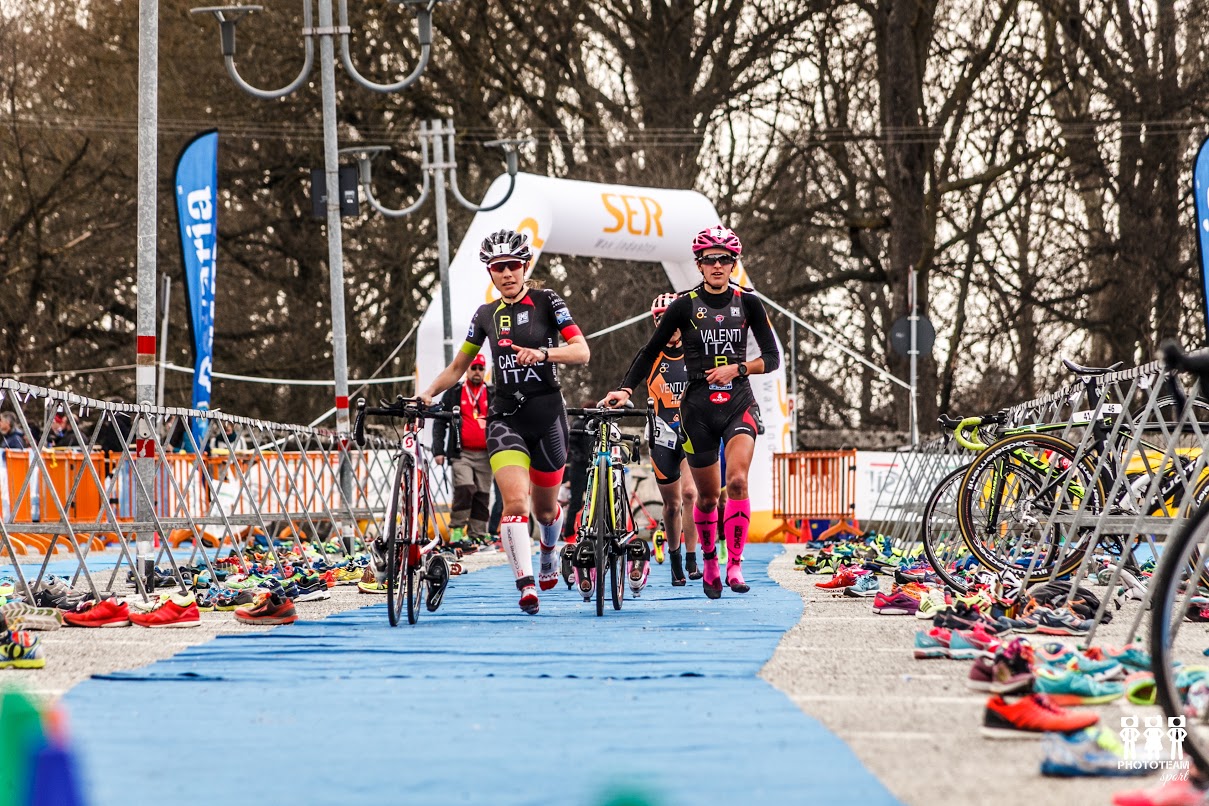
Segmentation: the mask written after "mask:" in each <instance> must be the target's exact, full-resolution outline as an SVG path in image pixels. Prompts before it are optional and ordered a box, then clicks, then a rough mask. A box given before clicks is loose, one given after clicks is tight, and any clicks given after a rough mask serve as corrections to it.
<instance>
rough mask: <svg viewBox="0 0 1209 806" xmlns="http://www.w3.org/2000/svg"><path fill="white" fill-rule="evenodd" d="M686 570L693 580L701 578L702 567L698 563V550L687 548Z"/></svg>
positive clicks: (685, 553)
mask: <svg viewBox="0 0 1209 806" xmlns="http://www.w3.org/2000/svg"><path fill="white" fill-rule="evenodd" d="M684 570H685V572H686V573H688V578H689V579H690V580H691V581H693V582H696V581H697V580H698V579H700V578H701V568H700V567H699V566H698V565H697V552H695V551H688V550H687V549H686V550H685V552H684Z"/></svg>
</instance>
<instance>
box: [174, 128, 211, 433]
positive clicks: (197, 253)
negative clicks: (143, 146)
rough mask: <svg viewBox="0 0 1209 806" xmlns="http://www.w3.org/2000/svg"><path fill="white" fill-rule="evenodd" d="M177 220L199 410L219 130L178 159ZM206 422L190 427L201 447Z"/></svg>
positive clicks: (206, 365)
mask: <svg viewBox="0 0 1209 806" xmlns="http://www.w3.org/2000/svg"><path fill="white" fill-rule="evenodd" d="M175 185H176V220H177V224H178V225H179V227H180V234H181V257H182V258H183V259H184V265H185V297H186V299H187V301H188V305H189V330H190V332H191V333H192V334H193V400H192V406H193V408H195V409H209V408H210V372H211V365H212V364H213V358H214V288H215V269H216V264H215V258H216V256H217V255H216V250H217V245H218V243H217V242H218V205H217V202H218V132H217V131H215V130H210V131H206V132H202V133H201V134H199V135H197V136H196V137H194V138H193V139H192V140H191V141H189V143H188V144H187V145H186V146H185V147H184V149H183V150H182V151H181V154H180V157H178V158H177V160H176V174H175ZM206 426H207V421H206V420H194V421H193V423H192V425H191V428H192V431H193V438H194V441H195V443H196V444H197V445H198V447H199V448H201V447H202V445H201V442H202V440H203V439H204V438H205V432H206Z"/></svg>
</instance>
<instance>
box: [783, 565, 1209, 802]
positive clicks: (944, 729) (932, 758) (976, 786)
mask: <svg viewBox="0 0 1209 806" xmlns="http://www.w3.org/2000/svg"><path fill="white" fill-rule="evenodd" d="M788 548H789V550H788V551H786V552H785V553H784V554H782V555H780V556H778V557H777V559H775V560H774V561H773V563H772V567H771V569H770V571H771V575H772V578H773V579H774V580H776V581H777V582H778V583H780V584H781V585H783V586H785V587H786V588H789V589H790V590H793V591H797V592H798V593H799V594H801V596H802V603H803V616H802V620H801V621H800V622H799V623H798V625H797V626H796V627H794V628H793V629H792V630H790V631H789V632H787V633H786V634H785V637H784V639H782V641H781V644H780V646H779V647H778V648H777V651H776V653H775V654H774V655H773V657H772V659H771V660H769V662H768V664H767V665H766V666H765V667H764V669H763V671H762V672H761V675H762V676H763V677H764V679H766V680H767V681H768V682H770V683H772V684H773V685H774V686H776V687H777V688H779V689H780V690H781V691H784V692H785V693H786V694H787V695H788V696H789V697H790V698H791V699H792V700H793V701H794V702H795V703H797V704H798V707H800V708H801V709H802V710H803V711H804V712H805V713H806V714H808V715H810V716H812V717H814V718H816V719H818V720H819V721H820V722H822V723H823V724H824V725H825V726H827V728H829V729H830V730H831V731H833V732H834V733H835V734H836V735H838V736H839V737H840V738H842V739H843V740H844V741H846V742H847V743H848V745H849V747H851V748H852V750H853V751H854V752H855V753H856V755H857V756H858V757H859V758H860V759H861V761H862V762H863V763H864V764H865V766H866V767H868V768H869V770H870V771H871V772H873V773H874V774H875V775H876V776H877V777H878V778H879V779H881V781H882V782H883V783H884V784H885V785H886V786H887V787H888V788H889V789H890V791H891V792H893V793H894V794H895V795H896V796H897V797H898V798H899V799H901V800H902V801H903V802H904V803H907V804H912V805H913V806H916V805H917V806H925V805H927V806H934V805H935V804H968V803H972V802H978V803H994V804H1002V805H1003V806H1008V804H1029V806H1034V805H1035V806H1042V804H1054V806H1068V804H1080V806H1083V805H1084V804H1109V803H1111V802H1112V793H1114V792H1117V791H1121V790H1125V789H1134V788H1137V787H1140V786H1150V785H1152V784H1156V783H1158V782H1159V780H1160V778H1159V775H1160V774H1161V773H1156V774H1155V775H1153V776H1150V777H1147V778H1140V779H1139V778H1134V779H1115V780H1114V779H1108V778H1081V779H1073V780H1062V779H1053V778H1045V777H1042V776H1041V774H1040V772H1039V768H1040V764H1041V758H1042V754H1041V743H1040V740H1034V739H1025V740H1017V741H1003V740H989V739H984V738H982V736H981V735H980V733H979V728H980V727H981V725H982V716H983V707H984V703H985V702H986V699H987V696H988V695H986V694H980V693H978V692H976V691H971V690H970V689H968V688H966V686H965V679H966V675H967V673H968V672H969V669H970V663H969V662H968V661H952V660H926V661H919V660H915V659H914V657H912V654H911V649H912V641H913V639H914V634H915V630H917V629H920V628H921V627H924V626H926V625H928V622H927V621H923V620H920V619H916V618H914V617H910V616H879V615H876V614H874V613H873V607H872V601H871V600H869V599H856V598H851V597H842V596H841V597H836V596H833V595H832V594H829V593H827V592H826V591H822V590H818V589H817V588H815V587H814V584H815V583H816V582H822V581H825V580H827V579H830V576H827V575H823V576H812V575H807V574H804V573H802V572H800V571H797V570H795V569H794V566H793V558H794V556H795V552H794V548H795V547H793V546H790V547H788ZM889 587H890V582H889V581H888V580H886V579H885V578H883V580H882V589H883V590H886V591H889ZM1093 590H1094V591H1095V592H1096V594H1097V595H1102V594H1103V593H1104V589H1103V588H1093ZM1136 615H1137V606H1136V604H1134V606H1133V607H1132V608H1131V607H1130V606H1128V605H1127V606H1126V607H1125V608H1124V609H1122V610H1121V611H1119V612H1118V613H1116V614H1115V616H1114V618H1113V621H1112V622H1111V623H1110V624H1107V625H1103V626H1102V627H1101V628H1100V630H1099V632H1098V633H1097V635H1096V638H1095V643H1097V644H1100V645H1108V646H1117V645H1120V644H1121V642H1122V641H1123V640H1124V639H1125V637H1126V636H1127V633H1128V631H1129V627H1130V625H1131V623H1132V620H1133V618H1134V617H1135V616H1136ZM1191 632H1192V631H1191V630H1186V631H1184V632H1183V633H1181V635H1182V636H1183V635H1185V634H1188V633H1191ZM1194 637H1195V636H1194ZM1045 638H1046V639H1047V640H1048V639H1051V638H1054V637H1053V636H1046V637H1045ZM1055 640H1063V641H1064V642H1065V643H1069V644H1071V645H1072V646H1073V645H1074V642H1075V639H1055ZM1203 646H1204V645H1203V644H1202V647H1203ZM1186 654H1188V655H1189V656H1190V657H1189V658H1188V659H1189V661H1190V662H1191V661H1192V659H1193V658H1194V657H1199V656H1200V653H1199V651H1195V650H1194V648H1193V647H1188V648H1187V653H1186ZM1200 662H1204V658H1203V657H1200ZM1096 710H1097V711H1098V713H1099V714H1100V720H1101V724H1103V725H1104V726H1106V727H1107V728H1109V729H1110V730H1112V731H1114V732H1116V731H1118V730H1119V729H1120V727H1121V717H1123V716H1133V715H1137V716H1140V717H1144V716H1146V715H1148V714H1154V715H1157V714H1159V713H1160V711H1159V709H1158V708H1148V707H1142V706H1136V705H1132V704H1130V703H1129V702H1127V701H1126V700H1124V699H1122V700H1119V701H1118V702H1116V703H1111V704H1109V705H1104V706H1099V707H1098V708H1097V709H1096Z"/></svg>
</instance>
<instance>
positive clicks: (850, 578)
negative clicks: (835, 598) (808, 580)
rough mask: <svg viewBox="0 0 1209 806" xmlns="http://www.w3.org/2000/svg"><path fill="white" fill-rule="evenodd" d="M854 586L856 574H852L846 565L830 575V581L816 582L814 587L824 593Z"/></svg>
mask: <svg viewBox="0 0 1209 806" xmlns="http://www.w3.org/2000/svg"><path fill="white" fill-rule="evenodd" d="M855 584H856V574H854V573H852V569H851V568H849V567H848V566H846V565H841V566H840V568H839V570H838V571H836V572H835V574H833V575H832V577H831V579H829V580H827V581H826V582H816V583H814V586H815V587H816V588H821V589H822V590H825V591H838V590H843V589H844V588H851V587H852V586H853V585H855Z"/></svg>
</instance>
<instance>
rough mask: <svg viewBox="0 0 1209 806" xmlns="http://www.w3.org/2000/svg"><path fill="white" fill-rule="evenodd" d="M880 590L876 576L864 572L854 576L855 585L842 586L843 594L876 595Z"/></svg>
mask: <svg viewBox="0 0 1209 806" xmlns="http://www.w3.org/2000/svg"><path fill="white" fill-rule="evenodd" d="M880 590H881V585H879V584H878V581H877V577H876V576H875V575H873V574H865V575H864V576H859V577H857V578H856V584H855V585H849V586H848V587H846V588H844V595H845V596H856V597H857V598H864V597H868V596H877V594H878V591H880Z"/></svg>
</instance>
